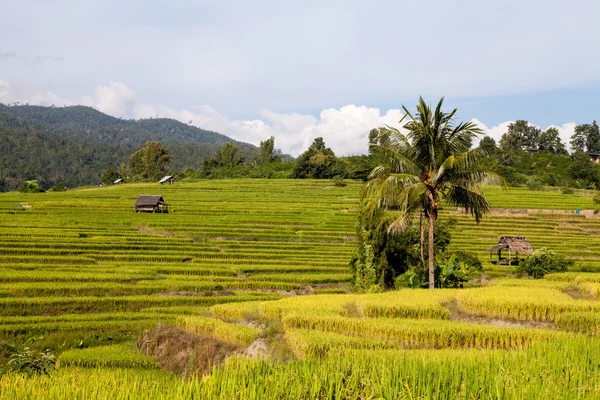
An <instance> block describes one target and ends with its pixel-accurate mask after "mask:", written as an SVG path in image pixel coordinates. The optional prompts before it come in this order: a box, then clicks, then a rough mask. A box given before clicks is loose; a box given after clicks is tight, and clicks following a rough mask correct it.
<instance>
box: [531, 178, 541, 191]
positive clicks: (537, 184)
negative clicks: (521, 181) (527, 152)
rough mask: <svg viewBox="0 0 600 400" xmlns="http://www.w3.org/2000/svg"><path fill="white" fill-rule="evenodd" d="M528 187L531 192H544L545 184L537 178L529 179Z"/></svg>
mask: <svg viewBox="0 0 600 400" xmlns="http://www.w3.org/2000/svg"><path fill="white" fill-rule="evenodd" d="M527 187H528V188H529V190H535V191H542V190H544V183H543V182H540V181H539V180H538V179H536V178H529V180H528V181H527Z"/></svg>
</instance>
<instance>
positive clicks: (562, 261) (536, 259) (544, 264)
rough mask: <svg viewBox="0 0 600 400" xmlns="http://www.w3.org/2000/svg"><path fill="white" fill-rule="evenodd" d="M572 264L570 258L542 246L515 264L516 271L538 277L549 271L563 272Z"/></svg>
mask: <svg viewBox="0 0 600 400" xmlns="http://www.w3.org/2000/svg"><path fill="white" fill-rule="evenodd" d="M574 264H575V261H573V260H572V259H570V258H568V257H565V256H563V255H561V254H556V253H555V252H553V251H551V250H548V249H547V248H545V247H544V248H541V249H539V250H536V251H534V252H533V254H532V255H531V256H529V258H527V259H526V260H524V261H521V262H520V263H519V265H518V266H517V273H520V274H527V275H529V276H531V277H533V278H535V279H540V278H543V277H544V275H546V274H548V273H551V272H565V271H567V270H568V269H569V267H572V266H573V265H574Z"/></svg>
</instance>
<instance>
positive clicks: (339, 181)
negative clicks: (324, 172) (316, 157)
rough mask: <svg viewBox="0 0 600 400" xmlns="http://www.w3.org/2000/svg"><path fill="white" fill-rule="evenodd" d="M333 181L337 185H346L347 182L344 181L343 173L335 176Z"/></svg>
mask: <svg viewBox="0 0 600 400" xmlns="http://www.w3.org/2000/svg"><path fill="white" fill-rule="evenodd" d="M332 181H333V184H334V185H335V186H338V187H344V186H346V182H345V181H344V177H343V176H341V175H336V176H334V177H333V179H332Z"/></svg>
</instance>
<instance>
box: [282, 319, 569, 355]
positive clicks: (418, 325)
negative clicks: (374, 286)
mask: <svg viewBox="0 0 600 400" xmlns="http://www.w3.org/2000/svg"><path fill="white" fill-rule="evenodd" d="M283 323H284V326H285V328H286V329H312V330H321V331H325V332H333V333H339V334H345V335H351V336H358V337H364V338H371V339H377V340H381V341H385V342H387V343H393V344H395V345H396V346H398V347H406V348H447V347H466V348H508V349H514V348H517V349H518V348H524V347H527V346H529V345H531V344H532V343H535V342H538V341H549V340H552V339H556V338H557V337H561V335H563V334H562V333H559V332H555V331H550V330H544V329H526V328H499V327H495V326H485V325H475V324H468V323H464V322H453V321H441V320H425V319H420V320H413V319H384V318H378V319H359V318H346V317H341V316H314V315H310V316H305V315H294V314H289V315H287V316H286V317H284V318H283Z"/></svg>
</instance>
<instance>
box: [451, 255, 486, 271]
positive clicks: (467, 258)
mask: <svg viewBox="0 0 600 400" xmlns="http://www.w3.org/2000/svg"><path fill="white" fill-rule="evenodd" d="M454 255H455V256H456V261H458V262H459V263H464V264H465V265H467V267H469V268H471V269H474V270H477V271H481V270H483V265H482V264H481V261H479V258H477V256H475V255H473V254H471V253H469V252H466V251H464V250H457V251H455V252H454Z"/></svg>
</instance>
